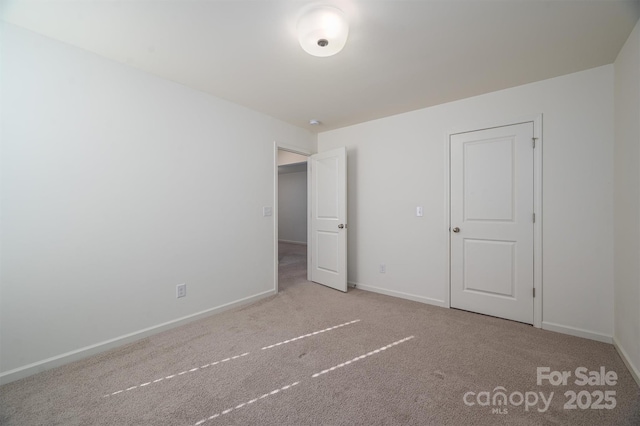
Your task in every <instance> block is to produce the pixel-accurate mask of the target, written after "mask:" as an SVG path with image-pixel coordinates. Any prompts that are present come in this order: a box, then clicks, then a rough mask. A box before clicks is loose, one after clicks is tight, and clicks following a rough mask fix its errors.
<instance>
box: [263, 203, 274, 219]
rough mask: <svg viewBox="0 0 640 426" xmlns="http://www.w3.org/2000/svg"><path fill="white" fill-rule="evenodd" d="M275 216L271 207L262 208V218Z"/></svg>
mask: <svg viewBox="0 0 640 426" xmlns="http://www.w3.org/2000/svg"><path fill="white" fill-rule="evenodd" d="M272 214H273V209H272V208H271V207H268V206H265V207H263V208H262V216H264V217H267V216H271V215H272Z"/></svg>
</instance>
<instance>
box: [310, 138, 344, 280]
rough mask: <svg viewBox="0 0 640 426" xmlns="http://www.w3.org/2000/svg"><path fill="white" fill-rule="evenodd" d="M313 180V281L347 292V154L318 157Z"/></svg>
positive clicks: (313, 160) (338, 152)
mask: <svg viewBox="0 0 640 426" xmlns="http://www.w3.org/2000/svg"><path fill="white" fill-rule="evenodd" d="M307 167H308V173H307V176H308V179H309V201H310V206H309V212H310V226H309V231H310V235H309V238H308V239H309V244H310V262H309V268H308V275H309V280H310V281H313V282H317V283H320V284H324V285H326V286H328V287H331V288H335V289H336V290H340V291H345V292H346V291H347V223H346V220H347V151H346V148H344V147H343V148H338V149H334V150H331V151H327V152H323V153H321V154H315V155H312V156H311V157H309V161H308V163H307Z"/></svg>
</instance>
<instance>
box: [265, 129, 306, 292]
mask: <svg viewBox="0 0 640 426" xmlns="http://www.w3.org/2000/svg"><path fill="white" fill-rule="evenodd" d="M278 151H288V152H292V153H294V154H300V155H306V156H307V157H310V156H311V155H313V153H312V152H311V151H310V150H305V149H303V148H299V147H294V146H290V145H286V144H283V143H280V142H278V141H274V142H273V209H272V211H273V291H274V292H275V293H276V294H277V293H278V218H279V216H278V215H279V212H278V179H279V177H278ZM308 185H309V177H308V176H307V186H308ZM308 199H309V195H308V193H307V203H308ZM308 215H309V211H308V209H307V216H308ZM308 234H309V222H307V235H308ZM309 253H310V248H309V245H308V244H307V258H309V256H310V254H309ZM308 269H309V268H308V267H307V271H308Z"/></svg>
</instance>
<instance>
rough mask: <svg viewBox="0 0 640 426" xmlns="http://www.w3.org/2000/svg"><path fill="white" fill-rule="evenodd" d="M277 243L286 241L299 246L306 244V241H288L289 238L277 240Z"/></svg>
mask: <svg viewBox="0 0 640 426" xmlns="http://www.w3.org/2000/svg"><path fill="white" fill-rule="evenodd" d="M278 242H279V243H287V244H298V245H300V246H306V245H307V243H306V242H305V241H289V240H278Z"/></svg>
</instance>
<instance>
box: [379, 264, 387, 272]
mask: <svg viewBox="0 0 640 426" xmlns="http://www.w3.org/2000/svg"><path fill="white" fill-rule="evenodd" d="M380 273H381V274H386V273H387V265H385V264H384V263H381V264H380Z"/></svg>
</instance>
